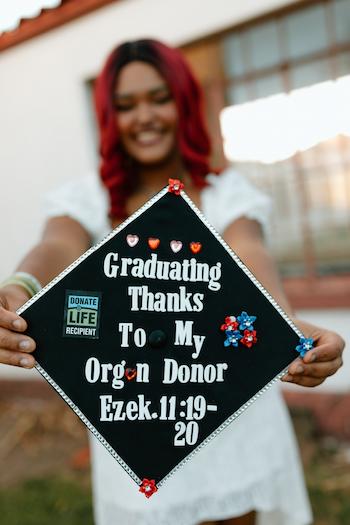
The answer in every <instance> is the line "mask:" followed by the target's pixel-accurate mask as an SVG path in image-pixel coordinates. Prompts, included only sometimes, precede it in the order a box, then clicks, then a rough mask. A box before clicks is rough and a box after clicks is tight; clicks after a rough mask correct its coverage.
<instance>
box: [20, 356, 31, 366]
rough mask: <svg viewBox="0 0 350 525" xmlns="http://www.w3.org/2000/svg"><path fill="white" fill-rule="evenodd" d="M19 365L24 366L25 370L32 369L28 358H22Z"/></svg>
mask: <svg viewBox="0 0 350 525" xmlns="http://www.w3.org/2000/svg"><path fill="white" fill-rule="evenodd" d="M19 364H20V365H21V366H23V367H24V368H30V367H31V360H30V359H28V357H21V359H20V361H19Z"/></svg>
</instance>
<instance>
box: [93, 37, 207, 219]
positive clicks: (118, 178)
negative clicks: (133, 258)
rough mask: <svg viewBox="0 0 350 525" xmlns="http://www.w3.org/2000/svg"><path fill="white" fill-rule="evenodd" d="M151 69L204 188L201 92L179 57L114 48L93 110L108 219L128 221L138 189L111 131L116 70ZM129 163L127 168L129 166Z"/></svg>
mask: <svg viewBox="0 0 350 525" xmlns="http://www.w3.org/2000/svg"><path fill="white" fill-rule="evenodd" d="M136 60H137V61H142V62H147V63H149V64H151V65H153V66H154V67H155V68H156V69H157V70H158V71H159V73H160V74H161V75H162V76H163V77H164V79H165V81H166V82H167V84H168V87H169V89H170V91H171V94H172V96H173V98H174V101H175V104H176V107H177V112H178V119H179V120H178V122H179V125H178V144H179V150H180V154H181V158H182V160H183V163H184V166H185V168H186V169H187V170H188V171H189V173H190V175H191V177H192V180H193V182H194V184H195V185H196V186H197V187H199V188H202V187H204V186H206V182H205V175H207V173H209V172H210V171H211V170H210V167H209V155H210V139H209V135H208V132H207V129H206V126H205V124H204V118H203V113H202V91H201V88H200V86H199V84H198V82H197V80H196V79H195V78H194V76H193V74H192V72H191V70H190V68H189V66H188V65H187V63H186V62H185V60H184V58H183V57H182V55H181V53H180V52H179V51H178V50H177V49H174V48H171V47H168V46H166V45H165V44H162V43H161V42H157V41H156V40H150V39H145V40H136V41H134V42H126V43H124V44H122V45H120V46H118V47H117V48H116V49H115V50H114V51H112V53H111V54H110V55H109V57H108V58H107V61H106V63H105V65H104V67H103V69H102V71H101V73H100V75H99V76H98V78H97V80H96V84H95V92H94V95H95V108H96V114H97V119H98V125H99V130H100V155H101V164H100V176H101V179H102V181H103V183H104V185H105V186H106V188H107V189H108V192H109V195H110V203H111V209H110V213H111V216H113V217H120V218H125V217H126V216H127V213H126V208H125V203H126V199H127V197H128V195H130V193H131V192H132V191H133V189H134V188H135V185H136V184H137V176H136V173H132V168H130V165H131V163H130V159H129V157H128V156H127V154H126V153H125V152H124V151H123V149H122V148H121V143H120V139H119V134H118V128H117V126H116V119H115V112H116V110H115V107H114V98H113V97H114V89H115V84H116V80H117V78H118V74H119V73H120V71H121V69H122V68H123V67H124V66H125V65H126V64H128V63H130V62H132V61H136ZM128 161H129V162H128Z"/></svg>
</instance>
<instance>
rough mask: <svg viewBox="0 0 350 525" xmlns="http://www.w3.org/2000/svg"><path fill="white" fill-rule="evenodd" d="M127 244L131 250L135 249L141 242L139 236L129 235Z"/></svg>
mask: <svg viewBox="0 0 350 525" xmlns="http://www.w3.org/2000/svg"><path fill="white" fill-rule="evenodd" d="M126 242H127V243H128V245H129V246H130V247H131V248H133V247H134V246H136V244H137V243H138V242H139V236H138V235H133V234H132V233H129V235H127V236H126Z"/></svg>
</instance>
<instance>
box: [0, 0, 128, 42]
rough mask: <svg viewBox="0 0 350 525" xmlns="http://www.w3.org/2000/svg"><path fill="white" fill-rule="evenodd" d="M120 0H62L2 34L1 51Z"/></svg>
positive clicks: (0, 36)
mask: <svg viewBox="0 0 350 525" xmlns="http://www.w3.org/2000/svg"><path fill="white" fill-rule="evenodd" d="M117 1H118V0H62V2H61V4H60V5H59V6H57V7H54V8H52V9H42V10H41V12H40V14H39V15H38V16H37V17H35V18H24V19H22V20H20V23H19V25H18V27H17V28H16V29H14V30H12V31H8V32H5V33H1V34H0V51H4V50H5V49H8V48H10V47H13V46H16V45H18V44H21V43H22V42H25V41H26V40H29V39H30V38H34V37H36V36H38V35H41V34H42V33H46V31H50V30H51V29H55V28H56V27H59V26H61V25H63V24H66V23H67V22H71V21H72V20H75V19H77V18H79V17H81V16H84V15H86V14H88V13H91V12H92V11H95V10H96V9H99V8H100V7H104V6H105V5H107V4H111V3H113V2H117Z"/></svg>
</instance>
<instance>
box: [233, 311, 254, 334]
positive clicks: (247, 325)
mask: <svg viewBox="0 0 350 525" xmlns="http://www.w3.org/2000/svg"><path fill="white" fill-rule="evenodd" d="M255 320H256V316H255V315H248V314H247V312H242V313H241V315H239V316H238V317H237V321H238V322H239V329H240V330H254V326H253V323H254V321H255Z"/></svg>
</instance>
